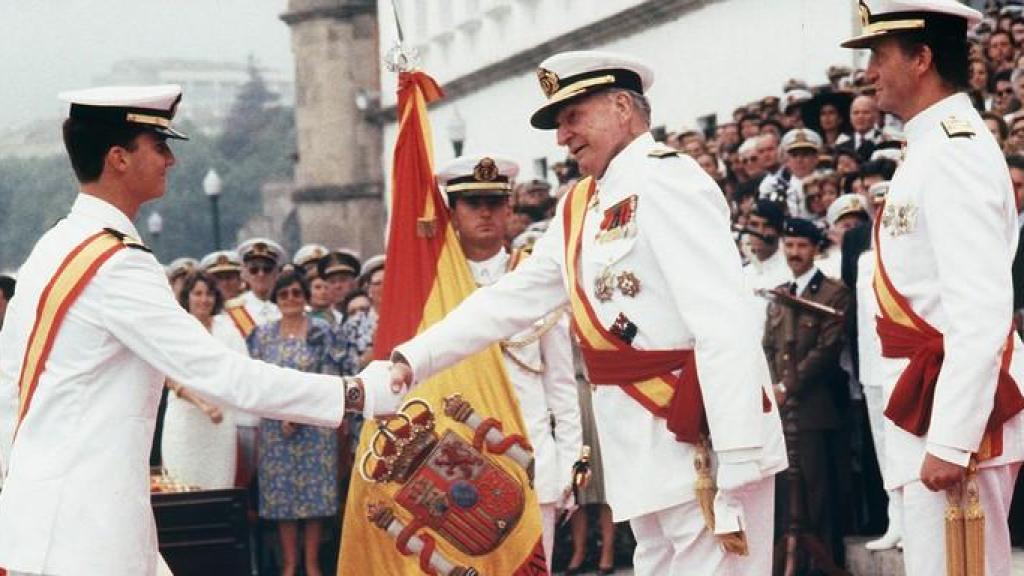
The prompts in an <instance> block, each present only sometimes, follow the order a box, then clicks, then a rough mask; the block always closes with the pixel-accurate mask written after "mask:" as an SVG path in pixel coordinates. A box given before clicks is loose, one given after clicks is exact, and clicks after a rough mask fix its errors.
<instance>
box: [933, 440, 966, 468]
mask: <svg viewBox="0 0 1024 576" xmlns="http://www.w3.org/2000/svg"><path fill="white" fill-rule="evenodd" d="M927 450H928V453H929V454H931V455H932V456H935V457H937V458H941V459H942V460H945V461H946V462H950V463H952V464H956V465H957V466H962V467H964V468H966V467H967V464H968V463H970V461H971V453H970V452H967V451H966V450H961V449H959V448H953V447H950V446H943V445H941V444H936V443H934V442H929V443H928V446H927Z"/></svg>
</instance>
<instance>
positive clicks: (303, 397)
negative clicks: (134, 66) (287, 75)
mask: <svg viewBox="0 0 1024 576" xmlns="http://www.w3.org/2000/svg"><path fill="white" fill-rule="evenodd" d="M63 99H64V100H65V101H67V102H70V104H71V107H70V112H69V117H68V119H67V120H66V121H65V122H64V143H65V148H66V149H67V152H68V157H69V159H70V160H71V166H72V168H73V169H74V172H75V175H76V177H77V179H78V181H79V183H80V190H79V195H78V197H77V198H76V199H75V203H74V205H73V206H72V207H71V211H70V212H69V214H68V215H67V217H66V218H64V219H63V220H61V221H60V222H59V223H58V224H57V225H56V226H54V227H53V228H51V229H50V230H49V231H48V232H46V233H45V234H44V235H43V236H42V238H41V239H40V240H39V242H38V243H37V244H36V245H35V247H34V248H33V250H32V252H31V254H30V255H29V257H28V259H27V260H26V261H25V263H24V265H23V266H22V268H21V272H20V274H19V286H18V293H17V295H16V296H15V297H14V299H13V300H12V302H11V305H10V308H9V311H8V316H7V321H6V322H5V324H4V327H3V330H2V332H0V346H2V348H3V350H4V354H3V357H2V359H0V427H2V430H3V432H4V433H5V435H9V436H8V438H10V437H13V444H12V445H11V447H10V458H9V459H4V461H5V462H6V463H7V464H8V466H7V470H6V481H5V484H4V489H3V492H2V493H0V567H3V568H5V569H6V570H8V572H9V573H11V574H15V575H19V576H20V575H24V574H32V575H47V576H50V575H64V574H76V575H83V576H93V575H96V576H139V575H142V576H152V575H153V574H154V573H155V571H156V566H157V557H158V555H157V538H156V526H155V523H154V521H153V512H152V509H151V508H150V486H149V475H148V463H147V458H148V454H149V448H150V443H151V441H152V436H153V427H154V420H155V417H156V411H157V403H158V401H159V398H160V391H161V388H162V387H163V382H164V379H165V378H172V379H174V380H175V381H177V382H180V383H182V384H183V385H185V386H187V387H188V388H189V389H190V390H192V391H194V392H195V393H196V394H197V395H201V396H205V397H209V398H210V399H211V400H215V401H217V402H219V403H222V404H224V405H228V406H232V407H234V408H237V409H241V410H247V411H250V412H253V413H256V414H259V415H261V416H266V417H269V418H277V419H286V420H289V421H293V422H303V423H308V424H313V425H319V426H338V424H339V423H340V422H341V419H342V416H343V414H344V413H345V411H346V407H348V409H351V410H355V409H358V408H359V406H360V405H363V406H364V407H365V408H367V411H368V412H369V411H372V410H373V406H377V408H378V409H380V410H383V411H389V410H390V411H393V410H394V404H395V403H396V400H395V398H394V395H393V394H391V393H390V391H389V389H388V388H387V387H386V386H385V387H384V388H383V389H382V391H385V390H386V391H387V392H386V394H381V395H377V394H375V393H374V390H373V389H372V388H368V389H367V391H366V395H365V396H364V395H363V393H364V391H363V388H362V385H361V382H360V381H358V380H357V379H354V378H349V379H344V380H343V379H339V378H338V377H331V376H325V375H316V374H308V373H302V372H297V371H292V370H286V369H283V368H279V367H276V366H272V365H269V364H265V363H262V362H257V361H254V360H251V359H249V358H247V357H246V356H244V355H242V354H238V353H235V352H232V351H230V350H228V349H227V348H226V347H225V346H224V345H223V344H221V343H220V342H219V341H218V340H216V339H215V338H213V337H212V336H211V335H210V334H209V333H208V332H207V331H206V329H205V328H203V326H202V325H201V324H200V323H199V322H197V321H196V320H195V318H193V317H192V316H190V315H189V314H188V313H187V312H185V311H184V310H183V309H182V308H181V306H179V305H178V303H177V302H176V300H175V298H174V295H173V294H172V293H171V289H170V287H169V286H168V283H167V280H166V277H165V275H164V271H163V269H162V268H161V267H160V264H159V263H158V262H157V261H156V259H155V258H154V257H153V255H152V254H151V253H150V252H149V250H148V249H147V248H146V247H145V246H143V245H142V244H141V243H140V242H139V241H138V240H135V238H137V237H138V232H137V231H136V230H135V227H134V225H133V224H132V218H134V217H135V216H136V214H137V213H138V209H139V207H140V206H141V205H142V204H143V203H145V202H147V201H149V200H154V199H156V198H159V197H160V196H162V195H163V193H164V190H165V187H166V177H167V171H168V170H169V169H170V168H171V167H172V166H173V165H174V154H173V153H172V152H171V149H170V147H169V146H168V143H167V140H168V139H170V138H178V139H182V138H184V137H183V136H182V135H181V134H180V133H179V132H177V131H176V130H174V128H172V127H171V118H172V117H173V115H174V111H175V108H176V107H177V104H178V102H179V100H180V99H181V88H180V87H178V86H175V85H167V86H153V87H139V88H95V89H90V90H83V91H77V92H71V93H66V94H64V95H63ZM384 400H387V402H383V401H384ZM382 402H383V403H382ZM5 444H6V442H5ZM2 448H4V449H6V448H7V446H3V447H2Z"/></svg>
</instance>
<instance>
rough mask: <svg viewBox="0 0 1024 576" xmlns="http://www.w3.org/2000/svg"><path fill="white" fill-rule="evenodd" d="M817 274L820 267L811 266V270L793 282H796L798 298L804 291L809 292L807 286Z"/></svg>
mask: <svg viewBox="0 0 1024 576" xmlns="http://www.w3.org/2000/svg"><path fill="white" fill-rule="evenodd" d="M817 273H818V267H817V266H811V267H810V269H809V270H807V272H804V273H803V274H801V275H800V277H798V278H796V279H794V280H793V282H796V295H797V296H801V295H803V293H804V290H807V285H808V284H810V283H811V279H812V278H814V275H815V274H817Z"/></svg>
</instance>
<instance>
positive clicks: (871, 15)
mask: <svg viewBox="0 0 1024 576" xmlns="http://www.w3.org/2000/svg"><path fill="white" fill-rule="evenodd" d="M981 19H982V15H981V12H978V11H977V10H975V9H974V8H971V7H970V6H966V5H964V4H962V3H961V2H959V1H958V0H870V2H869V1H867V0H860V25H861V33H860V35H859V36H855V37H853V38H850V39H849V40H847V41H845V42H843V43H842V44H841V46H842V47H843V48H868V47H870V46H871V44H872V43H873V42H874V41H875V40H877V39H879V38H886V37H889V36H892V35H894V34H899V33H906V32H913V31H921V30H924V31H933V30H934V31H942V32H947V33H952V34H957V35H960V36H966V34H967V28H968V26H974V25H975V24H977V23H978V22H981Z"/></svg>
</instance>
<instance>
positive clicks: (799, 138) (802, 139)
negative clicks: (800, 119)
mask: <svg viewBox="0 0 1024 576" xmlns="http://www.w3.org/2000/svg"><path fill="white" fill-rule="evenodd" d="M807 142H810V140H808V139H807V134H804V133H803V132H802V131H801V132H797V133H796V136H794V137H793V143H794V144H795V143H801V144H806V143H807Z"/></svg>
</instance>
